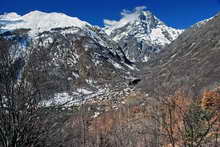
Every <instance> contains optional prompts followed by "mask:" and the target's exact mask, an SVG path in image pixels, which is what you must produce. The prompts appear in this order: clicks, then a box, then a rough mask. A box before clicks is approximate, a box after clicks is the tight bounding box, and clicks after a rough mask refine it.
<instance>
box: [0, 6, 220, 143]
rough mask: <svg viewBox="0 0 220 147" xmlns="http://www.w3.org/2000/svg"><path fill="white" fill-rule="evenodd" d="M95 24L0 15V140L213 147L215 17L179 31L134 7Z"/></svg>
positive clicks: (218, 81)
mask: <svg viewBox="0 0 220 147" xmlns="http://www.w3.org/2000/svg"><path fill="white" fill-rule="evenodd" d="M104 24H105V26H104V27H99V26H94V25H92V24H90V23H88V22H86V21H82V20H80V19H79V18H77V17H71V16H67V15H66V14H63V13H55V12H53V13H46V12H41V11H32V12H29V13H28V14H25V15H23V16H21V15H19V14H17V13H15V12H12V13H5V14H2V15H0V67H1V69H0V108H1V109H2V113H0V117H2V118H4V117H5V118H4V121H7V120H10V119H9V118H12V120H13V121H12V124H11V121H10V123H8V124H9V126H8V127H6V128H4V129H1V128H0V136H1V135H2V134H3V135H2V136H4V134H6V135H5V136H7V135H8V136H10V135H11V134H12V135H13V134H14V136H13V137H15V138H16V136H19V135H20V136H21V137H17V140H16V139H15V141H14V142H17V143H18V144H17V145H15V146H20V147H25V146H30V147H35V146H36V147H41V146H43V147H44V146H45V147H54V146H55V147H56V146H57V147H58V146H59V147H64V146H65V147H72V146H74V147H81V146H83V147H87V146H88V147H90V146H91V147H125V146H126V147H145V146H147V147H148V146H149V147H154V146H155V147H160V146H161V147H162V146H163V147H169V146H170V147H171V146H172V147H177V146H178V147H182V146H184V145H185V146H187V147H188V146H189V147H197V146H198V147H199V146H214V145H215V146H218V145H220V139H219V122H220V117H219V115H216V114H215V113H214V112H219V110H220V109H219V108H220V107H219V106H220V105H219V104H220V92H219V91H220V90H219V89H220V68H219V67H220V62H219V56H220V15H219V14H217V15H216V16H213V17H212V18H210V19H207V20H202V21H200V22H198V23H196V24H194V25H192V26H191V27H190V28H186V29H185V30H182V29H176V28H172V27H170V26H167V25H166V24H165V23H164V22H163V21H161V20H160V19H159V18H157V17H156V16H155V15H154V14H153V13H152V12H150V11H149V10H146V7H144V6H141V7H136V8H135V9H134V10H131V11H123V12H122V13H121V19H119V20H108V19H105V20H104ZM10 100H11V101H12V102H11V101H10ZM23 101H24V102H23ZM11 106H15V107H13V108H14V109H8V108H9V107H10V108H11ZM179 108H181V109H179ZM3 110H4V111H3ZM13 110H15V111H13ZM0 111H1V110H0ZM3 112H4V113H3ZM10 112H15V113H12V114H11V113H10ZM194 113H195V114H194ZM9 114H10V117H9V116H8V115H9ZM33 114H34V115H33ZM39 114H40V115H39ZM165 114H166V115H165ZM197 114H198V115H197ZM208 114H209V115H208ZM218 114H219V113H218ZM14 115H15V116H16V115H18V117H14ZM32 115H33V117H32ZM191 115H192V116H191ZM26 116H27V118H26ZM29 116H30V117H29ZM35 116H36V117H35ZM186 118H187V119H186ZM0 119H1V118H0ZM2 120H3V119H2ZM191 121H193V122H191ZM33 122H34V123H33ZM195 123H197V124H195ZM210 123H211V124H212V123H213V124H212V126H210ZM1 124H7V123H5V122H4V123H1V121H0V127H1ZM20 124H22V125H20ZM208 124H209V126H208V127H207V126H206V125H208ZM11 126H15V127H14V128H13V127H11ZM27 126H28V127H27ZM190 127H191V128H190ZM200 128H204V130H200ZM16 129H18V130H22V131H23V132H22V131H21V132H18V133H17V132H16V131H15V130H16ZM184 129H185V130H184ZM26 130H28V131H26ZM35 130H37V131H35ZM7 131H11V132H9V133H7ZM193 131H194V132H193ZM15 132H16V133H17V134H16V133H15ZM181 133H182V134H181ZM196 133H197V134H196ZM21 134H22V135H23V136H22V135H21ZM192 134H196V135H197V136H196V135H195V136H193V135H192ZM198 134H199V135H200V136H199V135H198ZM36 136H37V137H36ZM13 137H12V136H10V137H8V138H7V137H6V139H5V140H9V141H8V142H10V141H11V140H10V139H12V140H13ZM29 138H31V140H28V139H29ZM19 139H21V140H22V141H20V140H19ZM3 140H4V139H3ZM0 141H1V138H0ZM11 142H13V141H11ZM207 142H208V143H207ZM4 144H7V141H5V143H3V145H4ZM1 145H2V144H0V146H1ZM9 146H10V145H9ZM9 146H4V147H9Z"/></svg>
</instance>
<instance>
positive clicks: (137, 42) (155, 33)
mask: <svg viewBox="0 0 220 147" xmlns="http://www.w3.org/2000/svg"><path fill="white" fill-rule="evenodd" d="M121 15H122V18H121V19H120V20H119V21H115V20H113V21H112V20H104V23H105V25H106V27H105V28H104V31H105V32H106V33H107V34H108V35H109V36H110V37H111V38H112V39H113V40H114V41H116V42H118V43H119V44H120V45H121V47H122V48H123V49H124V51H125V52H126V55H127V57H128V58H129V59H130V60H131V61H133V62H136V61H140V60H141V61H143V60H144V61H147V60H148V56H149V54H150V53H155V52H158V51H159V50H160V49H161V48H162V47H164V46H165V45H166V44H169V43H170V42H171V41H173V40H174V39H176V38H177V37H178V35H179V34H180V33H181V32H182V30H177V29H175V28H171V27H168V26H166V25H165V23H163V22H162V21H161V20H159V19H158V18H157V17H156V16H154V15H153V13H151V12H150V11H149V10H147V9H146V7H144V6H141V7H136V8H135V9H133V10H132V11H129V10H123V11H122V12H121Z"/></svg>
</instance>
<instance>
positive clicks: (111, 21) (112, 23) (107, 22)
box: [104, 19, 117, 26]
mask: <svg viewBox="0 0 220 147" xmlns="http://www.w3.org/2000/svg"><path fill="white" fill-rule="evenodd" d="M116 23H117V21H115V20H109V19H104V25H105V26H112V25H115V24H116Z"/></svg>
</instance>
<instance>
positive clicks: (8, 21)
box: [0, 11, 90, 35]
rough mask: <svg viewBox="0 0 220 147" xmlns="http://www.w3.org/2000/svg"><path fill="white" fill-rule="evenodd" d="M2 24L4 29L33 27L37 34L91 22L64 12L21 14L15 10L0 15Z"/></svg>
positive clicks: (82, 25)
mask: <svg viewBox="0 0 220 147" xmlns="http://www.w3.org/2000/svg"><path fill="white" fill-rule="evenodd" d="M0 24H1V25H3V28H2V29H5V30H15V29H21V28H25V29H31V31H30V33H31V34H32V35H36V34H37V33H40V32H43V31H49V30H51V29H52V28H64V27H71V26H74V27H80V28H82V27H85V26H86V25H88V26H90V24H89V23H87V22H85V21H81V20H80V19H78V18H76V17H70V16H67V15H65V14H63V13H55V12H54V13H45V12H41V11H32V12H30V13H28V14H26V15H23V16H20V15H18V14H16V13H14V12H12V13H7V14H4V15H0Z"/></svg>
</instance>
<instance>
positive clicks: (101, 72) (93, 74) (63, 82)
mask: <svg viewBox="0 0 220 147" xmlns="http://www.w3.org/2000/svg"><path fill="white" fill-rule="evenodd" d="M0 24H2V25H3V27H2V28H3V30H4V31H3V32H2V33H0V35H1V36H4V37H5V38H8V39H11V40H16V41H17V42H18V44H19V45H18V46H20V44H21V43H22V42H25V41H23V40H21V39H18V36H19V37H20V38H22V37H21V36H23V35H24V34H25V36H27V35H28V38H30V41H31V43H30V44H31V46H28V43H26V42H28V41H26V42H25V45H24V46H23V48H22V49H20V51H19V52H20V53H19V55H18V54H16V56H15V59H14V60H15V61H17V60H18V59H20V58H22V57H24V56H25V62H26V68H27V70H28V69H30V68H34V69H36V71H35V73H36V76H37V75H41V77H42V79H41V77H40V78H39V80H38V82H39V85H41V84H42V85H44V84H45V85H47V86H48V87H53V88H49V89H50V90H46V92H45V93H46V96H45V97H49V98H54V97H55V98H56V95H57V94H58V95H59V94H62V93H69V94H70V95H71V94H73V95H71V96H70V97H69V98H68V100H73V99H74V100H75V99H77V98H83V97H84V95H88V93H87V92H86V93H85V91H89V93H91V94H93V95H96V94H97V93H99V92H100V90H103V88H106V87H108V88H109V87H113V88H114V87H117V85H127V84H128V83H129V80H130V79H133V78H134V76H132V75H131V74H132V71H137V70H138V69H137V68H136V67H135V65H133V64H131V62H130V61H129V60H128V59H127V58H126V56H125V54H124V52H123V50H122V49H121V47H120V46H119V45H118V44H117V43H116V42H114V41H112V40H111V39H110V37H109V36H108V35H107V34H106V33H105V32H104V31H103V30H102V29H100V28H99V27H95V26H92V25H90V24H89V23H87V22H84V21H81V20H79V19H78V18H74V17H69V16H66V15H65V14H61V13H45V12H40V11H33V12H30V13H28V14H26V15H24V16H19V15H18V14H16V13H8V14H5V15H1V16H0ZM2 28H1V29H2ZM25 38H26V37H23V38H22V39H25ZM22 44H24V43H22ZM29 50H31V51H29ZM15 53H17V52H15ZM29 64H30V66H33V65H34V67H28V66H29ZM42 71H44V72H43V73H42ZM51 79H52V80H51ZM30 83H31V81H30ZM113 85H114V86H113ZM117 88H118V87H117Z"/></svg>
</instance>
